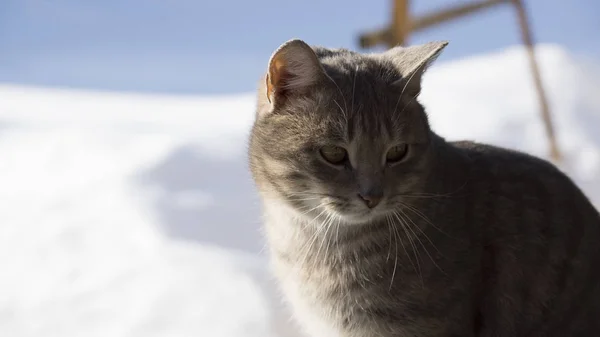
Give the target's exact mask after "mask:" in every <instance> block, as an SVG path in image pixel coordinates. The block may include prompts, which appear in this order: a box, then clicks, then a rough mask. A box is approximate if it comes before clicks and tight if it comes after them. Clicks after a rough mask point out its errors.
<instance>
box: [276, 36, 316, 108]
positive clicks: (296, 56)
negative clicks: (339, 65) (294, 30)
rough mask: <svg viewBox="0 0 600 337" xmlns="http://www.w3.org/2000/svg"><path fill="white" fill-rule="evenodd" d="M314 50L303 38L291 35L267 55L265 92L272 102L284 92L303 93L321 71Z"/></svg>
mask: <svg viewBox="0 0 600 337" xmlns="http://www.w3.org/2000/svg"><path fill="white" fill-rule="evenodd" d="M324 74H325V71H324V69H323V67H322V65H321V62H319V59H318V58H317V54H316V53H315V52H314V50H313V49H312V48H311V47H310V46H309V45H308V44H306V42H304V41H302V40H299V39H293V40H290V41H287V42H285V43H284V44H282V45H281V46H280V47H279V48H277V50H275V52H274V53H273V55H272V56H271V59H270V60H269V69H268V73H267V76H266V78H265V81H266V95H267V99H268V100H269V103H271V104H273V103H274V101H275V100H277V99H278V98H280V97H285V96H286V95H288V94H303V93H306V92H307V90H308V89H309V88H310V87H311V86H313V85H314V84H316V83H317V82H318V81H319V80H320V79H322V78H323V77H324V76H325V75H324Z"/></svg>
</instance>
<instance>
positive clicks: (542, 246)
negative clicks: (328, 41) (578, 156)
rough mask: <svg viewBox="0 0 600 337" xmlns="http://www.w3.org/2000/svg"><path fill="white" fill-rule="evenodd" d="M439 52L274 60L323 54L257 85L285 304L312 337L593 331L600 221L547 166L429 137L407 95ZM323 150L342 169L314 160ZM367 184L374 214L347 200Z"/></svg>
mask: <svg viewBox="0 0 600 337" xmlns="http://www.w3.org/2000/svg"><path fill="white" fill-rule="evenodd" d="M445 45H446V43H444V42H441V43H432V44H427V45H422V46H415V47H411V48H404V49H403V48H396V49H393V50H391V51H388V52H385V53H382V54H359V53H356V52H352V51H348V50H344V49H335V50H334V49H325V48H321V47H308V45H306V44H305V43H304V42H302V41H299V40H294V42H293V43H291V42H288V43H287V46H288V47H286V44H284V45H283V46H282V47H280V48H279V49H278V51H277V52H276V53H275V54H274V57H280V56H282V55H283V56H282V57H286V56H285V54H281V55H278V54H277V53H278V52H280V51H281V50H287V52H288V54H287V55H294V59H296V60H298V59H303V57H302V56H307V57H306V58H304V59H311V58H310V57H309V56H310V55H311V54H310V53H314V55H316V56H317V59H318V60H319V63H318V64H316V65H309V67H313V68H311V69H310V70H309V72H310V73H312V74H316V75H313V77H311V78H312V79H314V81H302V80H301V79H300V80H299V79H298V78H286V77H282V79H281V80H280V81H278V82H277V83H274V91H273V96H272V98H273V100H272V101H270V100H269V99H267V96H268V95H267V93H266V90H265V88H264V86H265V85H264V83H265V82H263V83H262V84H261V89H260V90H259V94H258V106H257V114H256V121H255V124H254V126H253V129H252V133H251V137H250V147H249V159H250V167H251V171H252V174H253V177H254V179H255V182H256V185H257V187H258V191H259V193H260V195H261V197H262V200H263V208H264V217H265V227H264V228H265V233H266V236H267V239H268V242H269V247H270V254H271V261H272V265H273V268H274V271H275V273H276V275H277V277H278V278H279V280H280V284H281V288H282V290H283V294H284V295H285V296H284V297H285V298H286V299H287V300H288V301H289V302H290V303H291V305H292V307H293V309H294V312H295V316H296V317H297V319H298V321H299V322H300V323H301V325H302V326H303V327H304V328H305V329H306V331H307V332H308V333H309V334H310V335H312V336H314V337H338V336H339V337H375V336H382V337H388V336H423V337H425V336H457V337H458V336H460V337H468V336H486V337H492V336H494V337H503V336H506V337H508V336H511V337H513V336H540V337H542V336H547V337H554V336H555V337H568V336H573V337H574V336H595V335H597V334H598V331H600V272H599V270H600V242H599V241H600V240H599V239H600V215H599V214H598V212H597V210H596V209H594V207H593V206H592V205H591V203H590V202H589V201H588V199H587V198H586V196H585V195H584V194H583V193H582V192H581V191H580V190H579V188H578V187H577V186H576V185H575V184H574V183H573V182H572V181H571V180H570V179H569V178H568V177H567V176H566V175H565V174H563V173H562V172H561V171H559V170H558V169H557V168H556V167H555V166H553V165H552V164H550V163H548V162H546V161H544V160H542V159H539V158H535V157H532V156H529V155H527V154H524V153H519V152H515V151H511V150H507V149H501V148H497V147H494V146H490V145H484V144H477V143H473V142H454V143H453V142H447V141H445V140H444V139H443V138H442V137H440V136H438V135H437V134H435V133H434V132H433V131H432V130H431V129H430V127H429V124H428V121H427V115H426V113H425V111H424V109H423V107H422V106H421V105H420V104H419V103H418V101H417V99H416V96H417V95H418V93H419V91H420V81H421V75H422V73H423V71H424V69H425V68H426V67H427V66H428V65H429V64H430V63H431V61H432V60H433V59H435V57H437V55H439V53H440V52H441V50H442V49H443V48H444V47H445ZM290 46H291V47H290ZM290 48H291V49H290ZM298 53H300V54H298ZM302 53H307V54H302ZM299 55H300V56H299ZM283 61H286V60H285V59H284V60H283ZM289 64H290V66H293V65H294V63H293V62H291V63H289ZM296 66H298V65H297V64H296ZM302 66H307V65H306V64H304V65H302ZM296 69H300V68H296ZM284 70H285V69H284ZM303 73H305V72H303ZM287 74H288V75H289V74H291V75H290V76H302V73H297V72H296V73H293V72H289V73H287ZM413 75H414V76H413ZM409 79H410V80H409ZM409 81H415V82H414V83H409ZM280 82H281V83H280ZM288 83H294V84H298V83H305V85H303V86H302V85H301V86H300V87H296V88H290V87H289V86H286V85H287V84H288ZM437 113H443V112H437ZM482 113H485V112H484V111H482ZM457 123H459V121H457ZM399 143H406V144H409V151H408V155H407V156H406V157H405V158H404V159H403V160H402V161H401V162H399V163H396V164H393V165H389V164H387V163H386V162H385V154H386V151H387V150H388V149H389V148H390V147H391V146H393V145H395V144H399ZM332 144H333V145H338V146H342V147H344V148H346V149H347V150H348V153H349V160H348V162H347V163H346V164H345V165H344V166H343V167H336V166H333V165H330V164H328V163H327V162H326V161H324V160H323V159H322V158H321V156H320V155H319V149H320V148H321V147H322V146H325V145H332ZM376 187H377V188H381V189H382V191H383V195H384V197H383V200H382V201H381V202H380V204H379V205H378V206H377V207H375V208H373V209H370V208H368V207H366V206H365V204H364V203H363V202H362V201H361V200H360V198H359V197H357V193H358V191H360V190H361V189H365V188H376Z"/></svg>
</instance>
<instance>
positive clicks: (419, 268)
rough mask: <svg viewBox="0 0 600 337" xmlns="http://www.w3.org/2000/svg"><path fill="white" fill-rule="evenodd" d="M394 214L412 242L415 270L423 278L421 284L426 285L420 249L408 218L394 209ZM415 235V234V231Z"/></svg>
mask: <svg viewBox="0 0 600 337" xmlns="http://www.w3.org/2000/svg"><path fill="white" fill-rule="evenodd" d="M393 214H394V215H395V216H396V218H397V219H398V221H399V222H400V225H401V226H402V229H403V230H404V233H405V234H406V238H407V239H408V242H409V243H410V245H411V247H412V248H413V253H414V255H415V260H416V267H415V272H417V274H418V275H419V277H420V279H421V284H422V285H423V286H425V282H424V281H423V272H422V270H421V263H420V262H419V259H420V254H419V250H418V248H417V246H416V245H415V243H414V242H413V240H412V238H411V235H410V233H409V230H410V227H409V226H408V224H407V223H406V220H404V219H403V218H402V216H401V215H400V214H398V212H396V211H394V212H393ZM411 232H412V231H411ZM413 235H414V232H413ZM407 254H408V253H407ZM413 266H414V265H413Z"/></svg>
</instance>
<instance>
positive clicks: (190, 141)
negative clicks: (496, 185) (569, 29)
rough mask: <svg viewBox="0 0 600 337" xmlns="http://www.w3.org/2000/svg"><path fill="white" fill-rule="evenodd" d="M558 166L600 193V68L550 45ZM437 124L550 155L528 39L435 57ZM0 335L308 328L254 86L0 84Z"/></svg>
mask: <svg viewBox="0 0 600 337" xmlns="http://www.w3.org/2000/svg"><path fill="white" fill-rule="evenodd" d="M539 56H540V61H541V63H542V70H543V77H544V80H545V84H546V86H547V89H548V96H549V99H550V103H551V107H552V112H553V113H554V116H555V121H556V126H557V132H558V138H559V141H560V146H561V148H562V149H563V151H564V152H565V154H566V164H564V165H562V166H561V167H562V168H563V169H564V170H565V171H566V172H567V173H568V174H569V175H570V176H571V177H573V179H574V180H575V181H576V182H577V183H578V184H579V186H581V187H582V189H583V190H584V191H585V192H586V193H587V194H588V195H589V196H590V197H591V198H592V199H593V200H594V201H595V202H596V204H598V203H600V133H598V132H597V130H598V128H599V126H600V95H599V94H600V80H598V79H599V78H600V76H598V75H600V71H599V69H600V68H599V67H598V66H597V65H596V64H587V63H585V62H582V61H580V59H578V58H576V57H574V56H572V55H570V54H569V53H568V52H566V51H565V50H563V49H562V48H561V47H559V46H554V45H544V46H540V47H539ZM424 88H425V89H424V92H423V94H422V97H421V101H422V102H423V103H424V104H425V106H426V107H427V108H428V111H429V116H430V120H431V122H432V126H433V127H434V129H435V130H436V131H437V132H438V133H440V134H441V135H443V136H445V137H446V138H448V139H450V140H454V139H465V138H466V139H472V140H477V141H484V142H490V143H493V144H496V145H501V146H507V147H511V148H517V149H521V150H525V151H528V152H531V153H534V154H537V155H540V156H544V157H545V156H546V154H547V143H546V139H545V135H544V133H543V127H542V124H541V122H540V119H539V117H538V115H539V109H538V106H537V101H536V96H535V92H534V91H533V86H532V80H531V75H530V72H529V68H528V63H527V59H526V58H525V53H524V52H523V50H522V49H521V48H519V47H514V48H510V49H508V50H504V51H500V52H496V53H493V54H489V55H480V56H474V57H472V58H470V59H467V60H461V61H458V62H452V63H445V64H438V65H435V66H434V67H432V68H431V69H430V71H429V73H428V74H427V75H426V77H425V84H424ZM0 97H1V99H0V154H1V157H0V158H1V159H0V186H2V188H0V201H1V202H0V266H1V267H2V276H1V277H0V335H1V336H12V337H25V336H44V337H50V336H60V337H70V336H73V337H75V336H114V337H119V336H123V337H137V336H145V337H146V336H149V337H152V336H156V337H158V336H161V337H162V336H211V337H213V336H214V337H241V336H245V337H251V336H257V337H258V336H260V337H292V336H300V335H299V334H298V333H297V332H296V331H297V329H296V327H295V326H294V325H293V324H292V323H291V321H290V315H289V312H288V311H287V310H286V308H285V307H283V306H282V305H281V304H280V303H281V302H280V300H279V296H278V292H277V291H275V286H274V281H273V280H272V279H271V277H270V275H269V273H268V271H267V269H266V265H267V264H266V261H265V257H264V256H263V254H261V251H262V248H263V244H264V242H263V240H262V238H261V234H260V216H259V203H258V199H257V197H256V195H255V190H254V187H253V183H252V181H251V179H250V175H249V173H248V169H247V166H246V146H247V145H246V139H247V135H248V132H249V127H250V125H251V123H252V120H253V117H254V112H253V109H254V104H255V102H254V94H253V93H249V94H244V95H226V96H220V97H219V96H211V97H202V96H200V97H198V96H183V97H179V96H161V95H152V96H150V95H141V94H140V95H134V94H119V93H106V92H84V91H76V90H66V89H50V88H33V87H21V86H11V85H0Z"/></svg>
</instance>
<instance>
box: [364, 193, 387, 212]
mask: <svg viewBox="0 0 600 337" xmlns="http://www.w3.org/2000/svg"><path fill="white" fill-rule="evenodd" d="M358 197H359V198H361V199H362V201H364V202H365V205H367V207H369V208H373V207H375V206H377V205H378V204H379V203H380V202H381V199H382V198H383V193H359V194H358Z"/></svg>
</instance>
